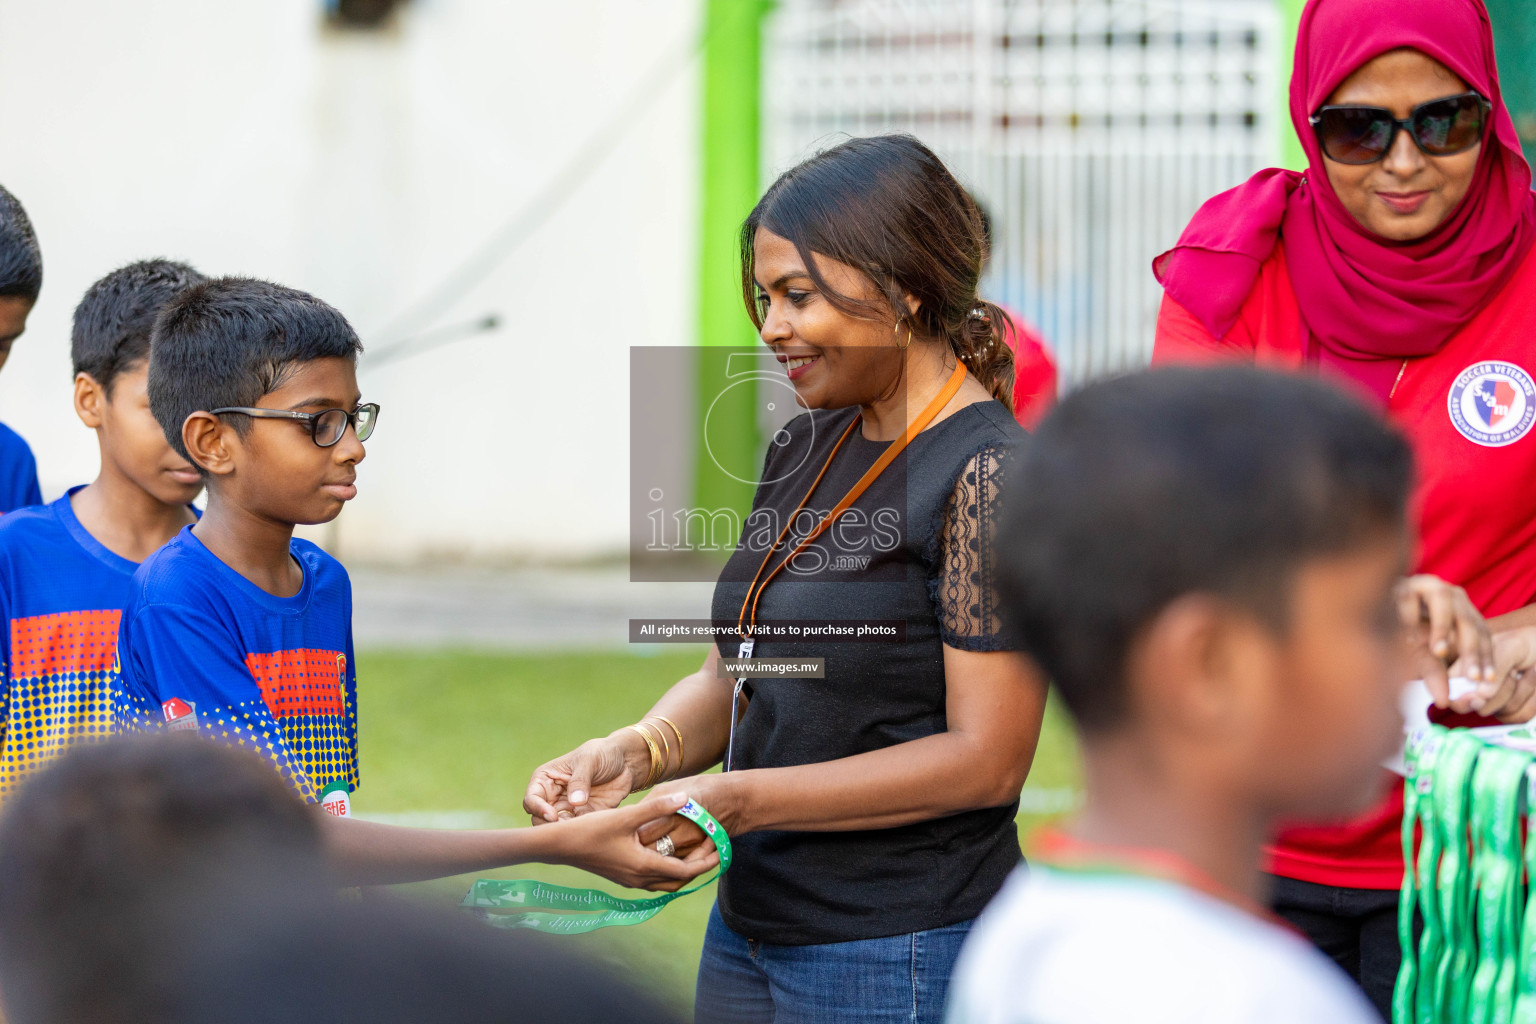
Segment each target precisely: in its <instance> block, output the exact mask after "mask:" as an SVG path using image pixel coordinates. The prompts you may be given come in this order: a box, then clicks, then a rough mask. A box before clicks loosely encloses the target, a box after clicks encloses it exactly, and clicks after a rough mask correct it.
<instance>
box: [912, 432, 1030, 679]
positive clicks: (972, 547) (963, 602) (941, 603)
mask: <svg viewBox="0 0 1536 1024" xmlns="http://www.w3.org/2000/svg"><path fill="white" fill-rule="evenodd" d="M1008 454H1009V453H1008V450H1007V449H1005V448H1001V447H989V448H986V449H983V450H982V451H980V452H978V453H977V454H976V455H974V456H972V457H971V459H970V460H969V461H968V462H967V463H966V465H965V469H964V470H963V471H962V472H961V473H960V477H959V479H958V480H957V481H956V482H955V487H954V490H953V492H952V493H951V494H950V497H949V501H948V502H947V503H946V505H945V508H944V517H943V522H942V526H941V529H940V533H939V560H938V566H937V570H936V571H935V572H934V574H933V575H932V577H930V579H929V590H930V596H931V597H932V598H933V602H934V605H935V607H936V609H937V611H938V618H939V635H940V637H941V638H942V639H943V641H944V643H945V644H947V645H948V646H950V647H954V648H957V649H959V650H962V651H1012V650H1017V649H1018V648H1019V645H1018V643H1017V642H1016V639H1015V638H1014V637H1012V636H1011V635H1010V634H1009V633H1008V631H1007V630H1006V629H1005V628H1004V625H1003V621H1002V617H1001V615H1000V613H999V607H998V604H999V602H998V596H997V583H998V567H997V558H996V555H995V554H994V553H993V541H994V539H995V534H996V531H997V521H998V512H999V506H998V495H999V493H1000V491H1001V490H1002V475H1003V471H1004V467H1005V465H1006V462H1007V458H1008Z"/></svg>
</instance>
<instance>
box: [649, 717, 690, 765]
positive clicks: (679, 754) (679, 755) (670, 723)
mask: <svg viewBox="0 0 1536 1024" xmlns="http://www.w3.org/2000/svg"><path fill="white" fill-rule="evenodd" d="M650 717H651V718H655V719H659V720H660V721H663V722H666V723H667V725H668V726H670V727H671V729H672V735H674V736H676V737H677V770H678V773H679V774H681V773H682V770H683V730H681V729H679V728H678V727H677V723H676V722H674V721H672V719H670V718H668V717H667V716H666V715H651V716H650ZM676 777H677V776H675V775H674V776H673V778H676Z"/></svg>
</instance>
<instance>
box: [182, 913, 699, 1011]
mask: <svg viewBox="0 0 1536 1024" xmlns="http://www.w3.org/2000/svg"><path fill="white" fill-rule="evenodd" d="M188 967H189V968H190V973H191V974H192V975H193V976H194V977H195V979H196V982H197V984H196V985H195V986H189V988H188V991H187V993H186V998H185V1002H184V1004H183V1009H182V1011H181V1013H180V1015H179V1016H178V1017H177V1018H175V1020H176V1022H177V1024H268V1022H271V1021H292V1022H309V1021H313V1022H315V1024H418V1022H424V1021H430V1022H432V1024H489V1022H496V1024H517V1022H524V1021H526V1022H527V1024H546V1022H552V1021H558V1022H560V1024H610V1022H614V1021H622V1022H624V1024H664V1022H676V1021H678V1020H680V1016H679V1015H674V1014H669V1013H667V1012H665V1011H663V1010H661V1009H660V1008H658V1006H657V1005H656V1003H655V1002H654V1001H653V1000H651V999H650V998H648V997H647V996H645V995H644V994H643V993H641V992H639V991H637V990H636V989H635V988H634V987H633V986H631V985H629V984H627V983H625V982H622V981H620V980H618V979H616V978H615V977H614V976H613V975H612V974H611V973H610V971H609V970H608V969H606V968H604V967H602V966H601V965H599V964H597V963H593V962H590V961H588V960H587V959H585V958H584V957H581V956H578V955H577V953H576V952H574V951H573V949H572V943H571V942H570V940H569V939H568V938H564V937H557V936H545V935H535V934H531V933H529V932H521V933H509V932H503V931H497V930H494V929H492V928H491V927H489V926H488V925H486V924H484V923H482V922H480V921H476V920H473V919H471V918H469V917H467V916H463V915H462V913H461V912H460V913H455V914H452V915H449V914H447V913H443V912H436V911H428V910H426V909H424V908H421V907H415V906H412V905H410V904H409V903H406V902H404V901H403V900H401V901H388V902H382V901H380V902H362V903H350V904H347V905H331V906H321V907H308V908H296V909H293V908H290V909H279V910H278V911H277V912H275V913H266V914H260V915H256V916H254V917H253V918H252V919H248V920H246V921H242V922H239V925H238V927H232V928H230V929H228V930H227V931H225V932H224V933H223V934H222V935H220V936H219V938H218V939H216V940H215V941H214V942H213V943H210V944H209V945H208V946H206V947H205V948H204V949H203V950H201V951H200V952H199V955H197V956H196V957H195V958H194V959H193V960H192V961H191V962H189V963H188Z"/></svg>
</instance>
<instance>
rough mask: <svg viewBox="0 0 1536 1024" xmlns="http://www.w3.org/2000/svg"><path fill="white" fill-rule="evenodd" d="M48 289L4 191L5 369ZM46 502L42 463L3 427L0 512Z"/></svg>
mask: <svg viewBox="0 0 1536 1024" xmlns="http://www.w3.org/2000/svg"><path fill="white" fill-rule="evenodd" d="M42 289H43V254H42V251H41V250H39V249H38V247H37V234H36V233H35V232H34V231H33V230H32V222H31V221H30V220H29V219H28V218H27V211H26V210H24V209H22V207H21V203H20V202H18V201H17V199H16V197H15V196H13V195H11V193H9V192H7V191H6V190H5V187H4V186H0V366H4V365H5V361H6V359H7V358H9V357H10V354H11V346H12V345H13V344H15V342H16V339H17V338H19V337H21V335H22V332H23V331H25V330H26V329H27V317H28V316H29V315H30V314H31V313H32V307H33V306H35V305H36V304H37V295H38V293H39V292H40V291H42ZM42 503H43V492H42V489H41V488H39V487H38V485H37V460H36V459H34V458H33V457H32V449H31V448H29V447H27V442H26V441H23V440H22V438H21V435H20V434H18V433H16V431H14V430H12V429H11V428H10V427H8V426H6V425H5V424H4V423H0V512H9V511H11V510H12V509H18V508H22V507H24V506H27V505H41V504H42Z"/></svg>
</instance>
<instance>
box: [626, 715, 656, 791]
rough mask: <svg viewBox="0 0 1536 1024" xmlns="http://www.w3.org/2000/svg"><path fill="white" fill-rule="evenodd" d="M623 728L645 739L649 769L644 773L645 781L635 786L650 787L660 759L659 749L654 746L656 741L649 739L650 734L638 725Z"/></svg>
mask: <svg viewBox="0 0 1536 1024" xmlns="http://www.w3.org/2000/svg"><path fill="white" fill-rule="evenodd" d="M624 728H626V729H630V730H633V731H634V732H635V733H637V734H638V735H639V736H640V738H641V739H643V740H645V746H646V748H647V749H648V750H650V752H651V770H650V771H649V772H647V773H646V776H645V783H644V784H643V785H641V786H639V787H637V788H638V789H650V788H651V787H652V786H654V785H656V776H657V774H658V772H657V762H659V761H660V760H661V749H660V748H659V747H657V746H656V741H655V740H653V739H651V734H650V733H648V732H646V731H645V730H644V729H642V728H640V727H639V726H638V725H626V726H625V727H624Z"/></svg>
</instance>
